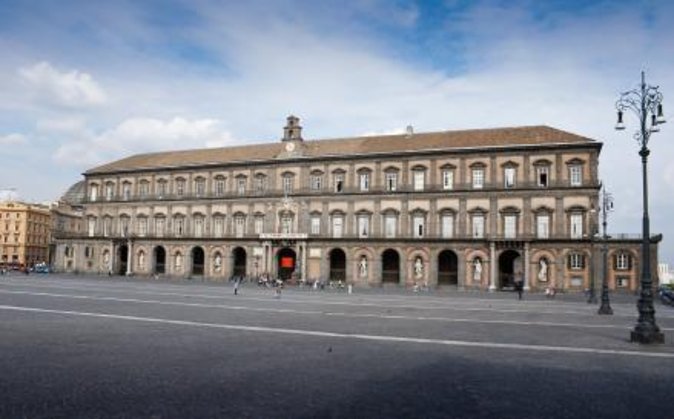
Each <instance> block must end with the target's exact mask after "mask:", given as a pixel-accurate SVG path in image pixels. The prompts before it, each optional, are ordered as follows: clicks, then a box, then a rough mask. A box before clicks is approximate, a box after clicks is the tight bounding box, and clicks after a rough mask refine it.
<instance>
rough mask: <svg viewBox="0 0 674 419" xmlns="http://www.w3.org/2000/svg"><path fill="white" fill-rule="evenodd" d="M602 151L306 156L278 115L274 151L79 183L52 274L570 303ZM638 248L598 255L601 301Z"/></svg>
mask: <svg viewBox="0 0 674 419" xmlns="http://www.w3.org/2000/svg"><path fill="white" fill-rule="evenodd" d="M601 147H602V144H601V143H599V142H597V141H594V140H591V139H588V138H585V137H582V136H578V135H575V134H572V133H569V132H565V131H561V130H557V129H554V128H550V127H546V126H533V127H516V128H501V129H482V130H466V131H446V132H433V133H415V132H413V131H412V129H411V127H410V128H408V130H407V133H406V134H401V135H386V136H370V137H356V138H344V139H332V140H312V141H305V140H304V139H303V138H302V127H301V126H300V124H299V119H298V118H296V117H293V116H291V117H288V119H287V124H286V126H285V128H284V131H283V137H282V138H281V140H280V141H278V142H275V143H267V144H257V145H245V146H238V147H227V148H219V149H200V150H188V151H174V152H162V153H152V154H140V155H134V156H131V157H128V158H124V159H121V160H118V161H114V162H111V163H109V164H105V165H102V166H99V167H96V168H93V169H91V170H89V171H87V172H85V173H84V181H83V182H82V184H81V188H82V195H83V199H82V202H80V204H81V205H82V206H83V217H84V218H83V220H82V221H83V231H82V232H81V233H79V234H74V233H70V234H61V235H60V236H59V237H57V238H56V255H55V257H54V261H55V264H56V269H57V270H60V271H70V272H73V271H77V272H89V273H104V274H105V273H108V272H111V273H114V274H124V275H132V274H133V275H167V276H175V277H203V278H206V279H211V280H214V281H223V280H227V279H230V278H231V277H232V276H248V277H256V276H259V275H262V274H269V275H271V276H273V277H280V278H282V279H292V280H300V281H309V282H311V281H315V280H334V281H338V280H342V281H345V282H346V283H353V284H355V285H357V286H365V285H367V286H379V285H382V284H387V283H390V284H399V285H412V284H414V283H416V284H420V285H422V284H426V285H428V286H444V285H448V286H456V287H458V288H461V289H471V288H480V289H492V290H494V289H507V288H510V287H512V285H513V281H514V279H516V278H519V277H521V278H522V279H523V280H524V282H525V287H526V288H528V289H532V290H537V289H538V290H540V289H543V288H547V287H549V286H554V287H556V288H557V289H578V290H582V289H584V288H587V287H589V286H590V284H591V282H592V279H593V278H595V279H599V278H601V277H602V275H603V272H602V266H603V265H602V263H601V261H602V255H603V254H602V243H601V241H600V240H599V239H598V237H599V236H598V235H597V234H596V233H597V232H598V228H597V227H598V211H597V209H598V208H599V190H600V187H601V183H600V181H599V179H598V173H597V172H598V161H599V154H600V151H601ZM658 241H659V240H658V239H657V238H656V239H654V240H652V246H653V249H654V251H652V254H653V255H654V257H653V261H652V263H653V264H654V265H653V266H657V243H658ZM639 246H640V240H639V238H638V237H631V238H630V237H627V236H616V235H614V236H613V238H612V239H611V240H610V241H609V242H608V254H607V258H608V261H609V263H608V266H609V269H608V270H607V272H606V273H607V275H608V280H609V286H610V287H611V288H612V289H616V288H618V289H619V288H622V289H626V290H636V289H637V288H638V277H639V274H638V273H639V268H640V267H639V264H640V258H639ZM653 271H655V269H653ZM597 286H598V283H597Z"/></svg>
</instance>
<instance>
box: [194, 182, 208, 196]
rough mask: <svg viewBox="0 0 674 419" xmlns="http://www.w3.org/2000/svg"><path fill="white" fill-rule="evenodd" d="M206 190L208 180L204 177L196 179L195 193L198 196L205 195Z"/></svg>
mask: <svg viewBox="0 0 674 419" xmlns="http://www.w3.org/2000/svg"><path fill="white" fill-rule="evenodd" d="M205 190H206V181H205V180H203V179H197V180H196V181H194V193H195V194H196V195H197V196H204V192H205Z"/></svg>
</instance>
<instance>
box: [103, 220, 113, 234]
mask: <svg viewBox="0 0 674 419" xmlns="http://www.w3.org/2000/svg"><path fill="white" fill-rule="evenodd" d="M110 233H112V218H110V217H105V218H104V219H103V236H105V237H108V236H109V235H110Z"/></svg>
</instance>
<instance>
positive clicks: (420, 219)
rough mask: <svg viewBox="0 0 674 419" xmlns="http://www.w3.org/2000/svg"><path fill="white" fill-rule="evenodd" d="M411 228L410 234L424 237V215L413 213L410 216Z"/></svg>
mask: <svg viewBox="0 0 674 419" xmlns="http://www.w3.org/2000/svg"><path fill="white" fill-rule="evenodd" d="M412 228H413V229H414V231H413V232H412V236H413V237H416V238H421V237H424V233H425V231H424V229H425V225H424V216H423V215H415V216H414V217H412Z"/></svg>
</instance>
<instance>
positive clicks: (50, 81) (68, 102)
mask: <svg viewBox="0 0 674 419" xmlns="http://www.w3.org/2000/svg"><path fill="white" fill-rule="evenodd" d="M19 75H20V76H21V78H22V79H23V80H24V81H26V82H27V83H28V84H29V85H30V87H31V88H32V89H33V93H34V94H35V95H36V97H37V100H38V101H40V100H46V101H48V102H49V103H52V104H56V105H62V106H67V107H88V106H91V105H101V104H104V103H106V101H107V95H106V93H105V92H104V91H103V89H102V88H101V86H99V84H98V83H97V82H96V81H94V79H93V78H92V77H91V75H90V74H88V73H83V72H80V71H78V70H71V71H68V72H59V71H58V70H57V69H55V68H54V67H52V65H51V64H49V63H48V62H46V61H42V62H39V63H37V64H35V65H33V66H31V67H24V68H21V69H19Z"/></svg>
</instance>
